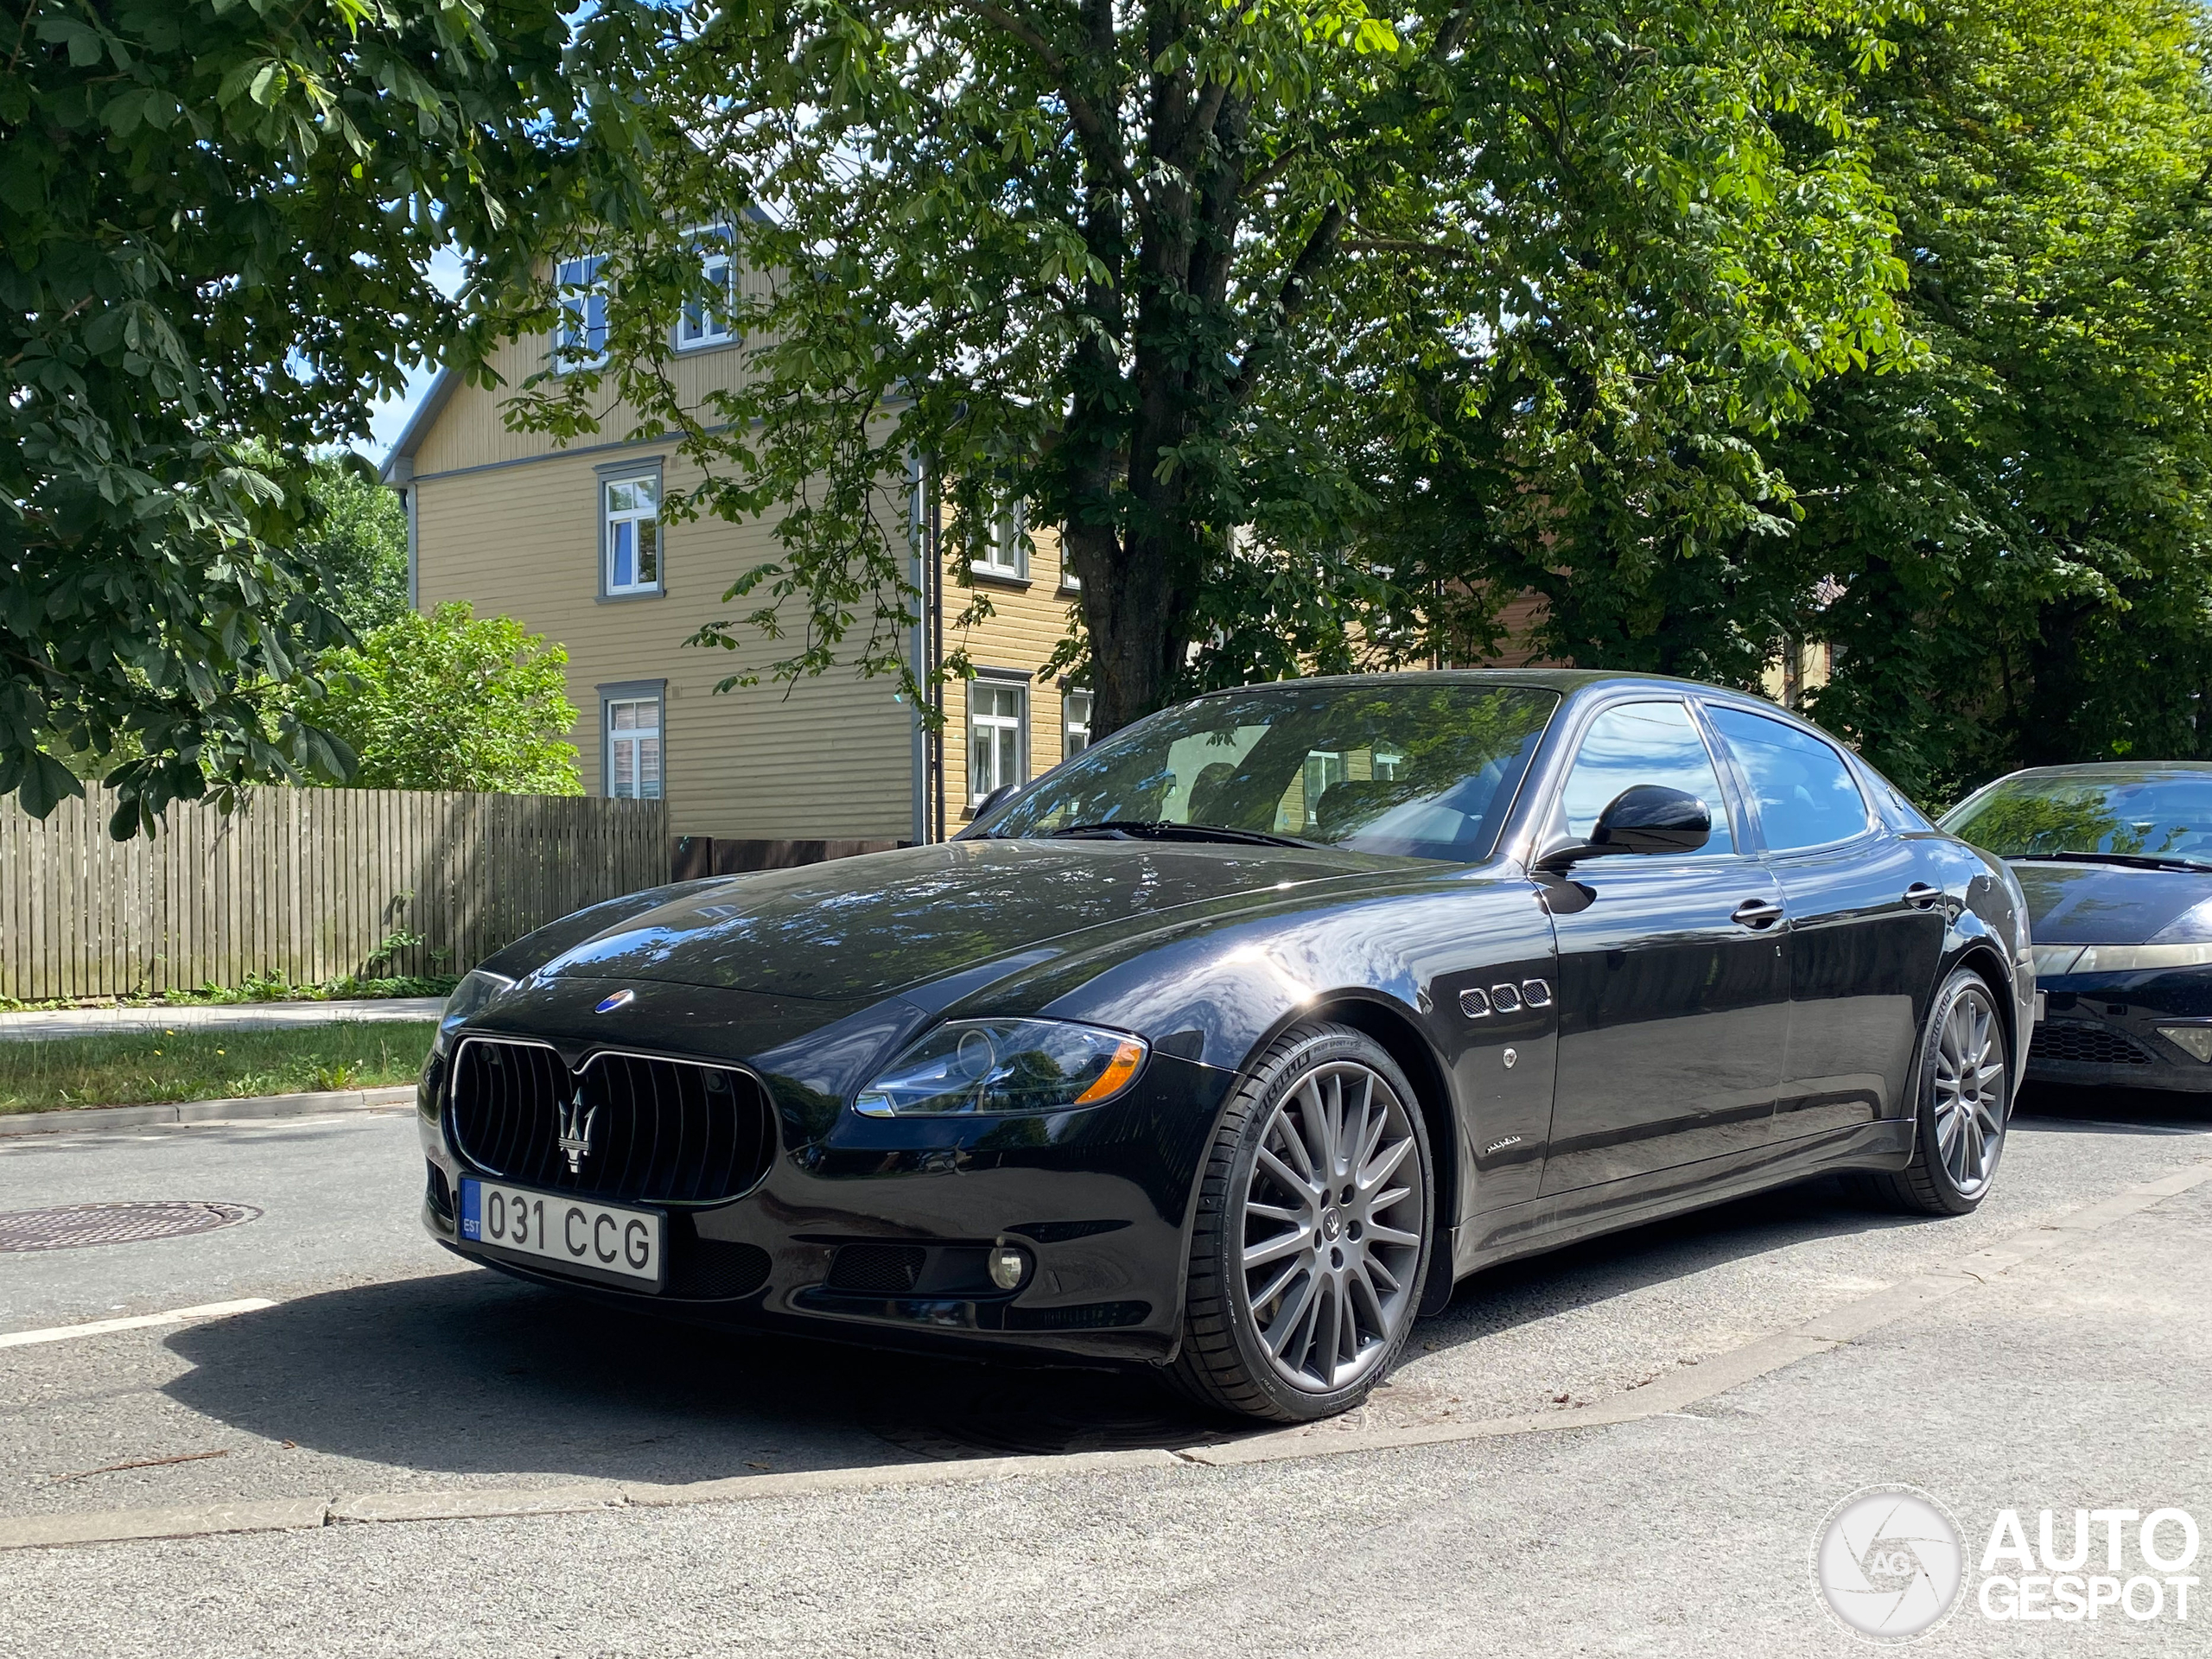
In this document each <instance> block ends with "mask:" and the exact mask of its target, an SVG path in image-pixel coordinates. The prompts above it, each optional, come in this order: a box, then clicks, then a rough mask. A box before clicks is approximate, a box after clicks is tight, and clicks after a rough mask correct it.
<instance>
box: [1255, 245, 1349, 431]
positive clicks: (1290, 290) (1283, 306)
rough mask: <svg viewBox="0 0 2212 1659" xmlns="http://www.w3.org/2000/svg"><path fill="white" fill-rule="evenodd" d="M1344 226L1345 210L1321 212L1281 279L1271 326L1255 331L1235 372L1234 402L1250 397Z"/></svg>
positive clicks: (1334, 248) (1276, 292) (1273, 307)
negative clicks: (1259, 376) (1261, 371)
mask: <svg viewBox="0 0 2212 1659" xmlns="http://www.w3.org/2000/svg"><path fill="white" fill-rule="evenodd" d="M1343 231H1344V209H1343V208H1341V207H1334V206H1332V207H1329V208H1328V209H1327V210H1326V211H1325V212H1324V213H1322V215H1321V222H1320V223H1319V224H1318V225H1316V226H1314V227H1313V233H1312V234H1311V235H1310V236H1308V237H1307V238H1306V245H1305V246H1304V247H1303V248H1301V249H1300V250H1299V253H1298V257H1297V258H1295V259H1294V260H1293V261H1291V265H1290V270H1289V271H1288V272H1287V274H1286V275H1285V276H1284V277H1283V279H1282V286H1281V288H1279V289H1276V290H1275V297H1274V303H1273V304H1272V305H1271V306H1270V307H1269V308H1268V309H1269V310H1270V311H1271V312H1272V313H1273V319H1272V322H1271V324H1270V326H1269V327H1268V328H1267V329H1266V330H1265V332H1262V331H1259V330H1255V331H1254V334H1253V340H1252V344H1251V345H1250V346H1249V347H1248V348H1246V350H1245V353H1244V361H1243V365H1241V366H1240V367H1239V368H1238V369H1237V371H1236V378H1235V379H1234V380H1232V381H1230V383H1229V397H1230V401H1231V402H1232V403H1240V404H1241V403H1243V401H1244V399H1245V398H1247V397H1250V396H1251V393H1252V386H1253V383H1254V382H1255V380H1256V379H1257V378H1258V372H1259V371H1260V370H1261V369H1262V368H1263V367H1264V366H1266V362H1267V359H1268V356H1270V355H1271V354H1272V353H1273V352H1274V348H1275V346H1276V345H1277V344H1278V343H1279V342H1280V341H1281V339H1282V337H1283V334H1284V333H1285V331H1286V326H1287V324H1289V323H1290V322H1292V321H1294V320H1295V319H1296V317H1297V315H1298V314H1299V313H1300V312H1301V311H1303V310H1304V309H1305V308H1306V296H1308V294H1310V293H1311V291H1312V279H1313V274H1314V273H1315V272H1316V271H1318V270H1320V268H1321V267H1322V266H1323V265H1325V264H1327V263H1328V261H1329V258H1330V256H1331V255H1332V254H1333V253H1335V252H1336V251H1337V239H1338V237H1339V236H1340V235H1341V234H1342V233H1343Z"/></svg>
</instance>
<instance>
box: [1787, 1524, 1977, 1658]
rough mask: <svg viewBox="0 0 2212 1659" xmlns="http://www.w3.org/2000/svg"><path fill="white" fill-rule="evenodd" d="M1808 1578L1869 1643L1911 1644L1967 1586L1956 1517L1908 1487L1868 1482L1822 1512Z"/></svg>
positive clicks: (1944, 1613) (1947, 1610) (1945, 1615)
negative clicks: (1868, 1485)
mask: <svg viewBox="0 0 2212 1659" xmlns="http://www.w3.org/2000/svg"><path fill="white" fill-rule="evenodd" d="M1813 1580H1814V1582H1815V1584H1817V1585H1818V1586H1820V1591H1821V1599H1823V1600H1825V1601H1826V1602H1827V1605H1828V1608H1829V1611H1832V1612H1834V1614H1835V1616H1836V1617H1837V1618H1839V1619H1840V1620H1842V1621H1843V1623H1844V1624H1845V1625H1846V1626H1847V1627H1848V1628H1849V1629H1850V1630H1853V1631H1854V1632H1856V1633H1857V1634H1858V1635H1860V1636H1863V1637H1867V1638H1868V1639H1869V1640H1871V1641H1875V1642H1910V1641H1911V1640H1912V1639H1913V1638H1914V1637H1918V1636H1924V1635H1926V1634H1927V1633H1928V1632H1929V1630H1934V1629H1935V1628H1936V1625H1938V1624H1942V1621H1943V1620H1944V1619H1945V1618H1948V1617H1949V1615H1950V1613H1951V1611H1952V1610H1953V1609H1955V1607H1957V1605H1959V1596H1960V1592H1961V1591H1962V1590H1963V1589H1964V1588H1965V1586H1966V1551H1965V1548H1964V1547H1963V1546H1962V1545H1961V1542H1960V1540H1959V1523H1958V1522H1956V1521H1955V1520H1953V1519H1952V1518H1951V1514H1950V1511H1949V1510H1946V1509H1945V1508H1944V1507H1943V1506H1942V1503H1938V1502H1937V1501H1936V1499H1935V1498H1934V1497H1931V1496H1929V1494H1928V1493H1926V1492H1923V1491H1921V1490H1920V1489H1919V1488H1917V1487H1915V1486H1872V1487H1868V1488H1866V1490H1865V1491H1857V1492H1853V1494H1852V1495H1851V1496H1850V1497H1847V1498H1845V1499H1844V1500H1843V1502H1842V1503H1839V1504H1837V1505H1836V1506H1835V1508H1834V1509H1833V1510H1829V1511H1828V1516H1827V1520H1826V1521H1825V1522H1822V1523H1821V1530H1820V1532H1819V1533H1818V1535H1815V1538H1814V1541H1813Z"/></svg>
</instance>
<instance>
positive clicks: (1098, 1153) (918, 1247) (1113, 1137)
mask: <svg viewBox="0 0 2212 1659" xmlns="http://www.w3.org/2000/svg"><path fill="white" fill-rule="evenodd" d="M1232 1081H1233V1078H1232V1077H1230V1074H1228V1073H1226V1072H1224V1071H1219V1070H1217V1069H1216V1068H1213V1067H1211V1066H1205V1065H1198V1064H1197V1063H1195V1062H1192V1061H1188V1060H1182V1059H1179V1058H1174V1057H1173V1056H1169V1055H1163V1054H1160V1053H1158V1052H1155V1053H1154V1055H1153V1056H1152V1058H1151V1059H1150V1060H1149V1061H1147V1065H1146V1067H1145V1071H1144V1074H1143V1076H1142V1077H1140V1079H1139V1080H1138V1083H1137V1085H1136V1087H1135V1089H1133V1090H1131V1091H1130V1092H1129V1093H1128V1095H1125V1096H1122V1098H1120V1099H1118V1100H1116V1101H1114V1102H1112V1103H1109V1104H1108V1105H1105V1106H1103V1107H1098V1108H1096V1109H1091V1110H1088V1111H1077V1112H1068V1113H1059V1114H1053V1115H1050V1116H1039V1117H1033V1118H996V1119H967V1120H943V1121H938V1122H928V1121H924V1120H905V1121H900V1120H882V1119H874V1118H863V1117H860V1116H856V1115H855V1114H853V1113H851V1112H839V1113H838V1114H837V1115H836V1118H835V1120H834V1122H832V1123H831V1124H830V1125H829V1128H828V1130H827V1132H826V1133H824V1134H823V1135H821V1136H819V1138H817V1139H815V1140H812V1141H803V1142H802V1143H801V1144H798V1145H797V1146H793V1145H791V1144H789V1137H788V1131H786V1140H785V1143H784V1144H782V1145H780V1146H779V1149H778V1153H777V1155H776V1156H775V1157H774V1158H773V1160H772V1161H771V1163H770V1166H769V1168H768V1172H767V1173H766V1176H764V1177H763V1178H762V1179H761V1180H760V1183H759V1184H758V1185H755V1186H754V1187H753V1190H752V1191H750V1192H747V1193H746V1194H744V1195H743V1196H742V1197H740V1198H732V1199H729V1200H727V1201H724V1202H720V1203H715V1204H706V1205H675V1204H669V1205H652V1206H651V1207H654V1208H658V1209H661V1210H664V1211H666V1213H667V1214H668V1216H669V1264H670V1266H669V1274H670V1278H669V1287H668V1290H667V1291H666V1292H665V1293H664V1294H658V1295H656V1294H651V1293H649V1292H641V1291H636V1290H631V1289H626V1288H618V1287H609V1286H607V1285H605V1284H601V1283H586V1282H584V1281H581V1280H575V1279H570V1278H568V1277H566V1276H565V1275H563V1274H561V1273H559V1272H558V1271H557V1269H554V1268H539V1267H537V1266H534V1265H529V1264H525V1263H524V1262H518V1261H515V1260H513V1259H512V1258H507V1257H503V1256H499V1255H494V1254H493V1253H491V1252H488V1251H486V1250H484V1249H481V1248H480V1247H479V1246H478V1245H476V1244H475V1243H472V1242H469V1241H465V1240H463V1239H461V1237H460V1236H458V1233H457V1230H456V1228H455V1224H454V1203H453V1195H454V1193H456V1192H458V1190H459V1183H460V1180H461V1178H462V1177H463V1176H464V1175H492V1174H495V1173H497V1172H493V1171H490V1170H484V1169H479V1168H477V1167H474V1166H472V1165H471V1164H469V1163H468V1162H467V1160H466V1159H464V1158H463V1157H462V1155H461V1153H460V1151H459V1149H458V1147H457V1146H456V1145H455V1141H454V1137H453V1136H452V1135H450V1134H449V1133H448V1129H449V1120H448V1114H447V1110H446V1104H447V1103H446V1102H445V1101H444V1100H443V1099H442V1096H441V1093H440V1089H439V1085H438V1080H437V1079H435V1077H432V1078H430V1079H426V1083H425V1087H424V1090H423V1099H422V1102H421V1105H422V1112H421V1121H420V1128H421V1137H422V1143H423V1156H424V1159H425V1160H426V1163H427V1168H426V1172H425V1174H426V1191H425V1194H424V1200H423V1224H424V1226H425V1227H426V1228H427V1229H428V1230H429V1233H430V1235H431V1236H432V1237H434V1238H435V1239H436V1240H437V1241H438V1242H439V1243H442V1244H443V1245H445V1246H446V1247H447V1248H448V1249H452V1250H454V1252H455V1253H457V1254H459V1255H463V1256H465V1257H467V1258H468V1259H469V1260H471V1261H474V1262H479V1263H480V1264H481V1265H483V1266H486V1267H490V1268H498V1269H499V1270H500V1271H501V1272H504V1273H508V1274H513V1275H514V1276H516V1277H518V1278H522V1279H526V1280H530V1281H534V1282H537V1283H540V1284H546V1285H557V1286H560V1287H563V1288H568V1289H572V1290H576V1291H581V1292H583V1293H586V1294H591V1295H594V1296H596V1297H598V1298H601V1300H610V1301H613V1302H617V1303H620V1304H622V1305H625V1306H632V1307H635V1308H639V1309H640V1310H644V1311H653V1312H660V1313H669V1314H671V1315H676V1316H679V1317H682V1318H684V1319H692V1320H699V1321H704V1322H708V1323H712V1324H717V1325H733V1326H739V1327H745V1328H752V1329H782V1330H786V1331H793V1332H804V1333H806V1334H810V1335H813V1336H817V1337H832V1338H845V1339H848V1340H853V1341H861V1342H868V1343H874V1344H887V1345H894V1346H902V1347H916V1346H918V1347H930V1348H943V1347H947V1346H951V1347H961V1348H989V1349H995V1350H999V1351H1009V1350H1012V1351H1027V1352H1030V1353H1038V1354H1052V1355H1059V1356H1065V1357H1079V1358H1087V1359H1093V1360H1101V1359H1104V1360H1143V1361H1152V1362H1155V1363H1157V1362H1160V1361H1165V1360H1166V1359H1168V1358H1171V1357H1173V1353H1174V1349H1175V1344H1176V1341H1177V1339H1178V1337H1179V1332H1180V1330H1181V1324H1182V1296H1183V1273H1184V1262H1185V1240H1186V1238H1187V1236H1188V1226H1189V1221H1190V1215H1191V1207H1192V1196H1193V1192H1194V1190H1195V1186H1196V1181H1197V1173H1198V1167H1199V1164H1200V1161H1201V1160H1202V1159H1203V1158H1204V1156H1205V1147H1206V1145H1207V1142H1208V1141H1209V1140H1210V1138H1211V1134H1212V1131H1213V1126H1214V1123H1215V1121H1216V1118H1217V1116H1218V1113H1219V1109H1220V1105H1221V1102H1222V1100H1223V1098H1224V1096H1225V1095H1226V1093H1227V1091H1228V1089H1229V1086H1230V1084H1231V1082H1232ZM620 1202H625V1203H631V1202H635V1201H634V1200H629V1199H623V1200H620ZM1002 1242H1003V1243H1014V1244H1016V1245H1018V1246H1020V1249H1022V1250H1023V1251H1025V1252H1026V1253H1027V1255H1028V1256H1029V1258H1030V1268H1029V1272H1028V1273H1027V1276H1026V1277H1025V1279H1024V1280H1023V1282H1022V1284H1021V1285H1020V1287H1019V1288H1017V1289H1015V1290H1014V1291H1011V1292H1008V1291H1002V1290H1000V1289H998V1288H996V1287H995V1286H994V1285H992V1284H991V1282H990V1280H989V1277H988V1272H987V1269H986V1251H987V1250H988V1249H989V1248H990V1247H991V1246H993V1245H994V1244H995V1243H1002Z"/></svg>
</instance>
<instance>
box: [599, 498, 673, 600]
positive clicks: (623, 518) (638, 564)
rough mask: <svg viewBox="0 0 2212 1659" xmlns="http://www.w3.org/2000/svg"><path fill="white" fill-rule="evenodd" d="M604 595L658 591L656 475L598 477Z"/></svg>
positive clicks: (658, 525) (658, 552) (658, 519)
mask: <svg viewBox="0 0 2212 1659" xmlns="http://www.w3.org/2000/svg"><path fill="white" fill-rule="evenodd" d="M599 490H600V503H601V516H602V517H603V518H604V520H605V532H604V534H603V535H602V537H601V544H602V545H603V546H604V548H605V549H606V584H607V585H606V592H607V593H608V594H651V593H657V592H658V591H659V589H660V474H659V473H658V472H650V473H637V474H630V475H629V476H627V477H614V478H602V479H601V480H600V486H599Z"/></svg>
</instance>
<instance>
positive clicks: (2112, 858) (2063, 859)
mask: <svg viewBox="0 0 2212 1659" xmlns="http://www.w3.org/2000/svg"><path fill="white" fill-rule="evenodd" d="M2011 856H2012V857H2013V858H2016V859H2018V860H2020V861H2022V862H2023V863H2024V862H2027V861H2030V860H2033V861H2037V862H2038V863H2044V864H2057V863H2078V864H2119V865H2121V866H2124V867H2125V868H2128V869H2131V870H2196V871H2199V872H2202V871H2207V870H2212V864H2202V863H2199V862H2198V861H2196V860H2195V859H2193V858H2159V857H2157V856H2155V855H2152V854H2150V853H2013V854H2012V855H2011Z"/></svg>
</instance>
